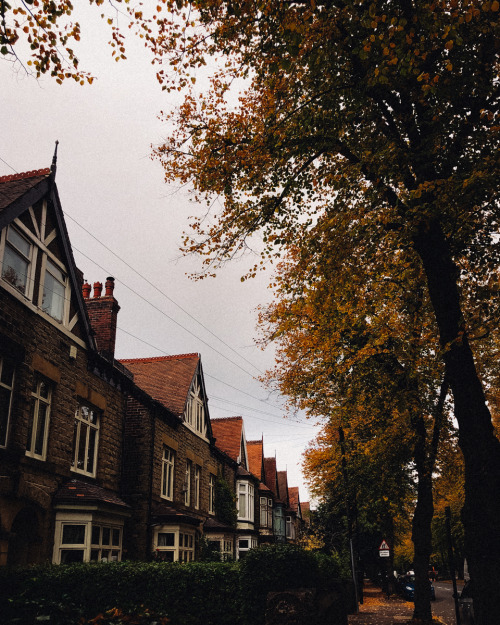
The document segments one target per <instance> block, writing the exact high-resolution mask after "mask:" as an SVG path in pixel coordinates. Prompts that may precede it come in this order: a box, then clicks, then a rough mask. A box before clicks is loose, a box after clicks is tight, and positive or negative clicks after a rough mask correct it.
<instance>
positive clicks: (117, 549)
mask: <svg viewBox="0 0 500 625" xmlns="http://www.w3.org/2000/svg"><path fill="white" fill-rule="evenodd" d="M75 525H78V526H83V528H84V538H83V542H81V543H65V542H64V528H65V527H67V526H75ZM97 527H99V528H100V530H99V542H98V543H96V542H93V538H94V532H93V529H94V528H97ZM103 530H104V531H103ZM106 531H109V541H108V542H107V543H106V542H105V541H104V542H103V538H104V537H105V533H106ZM117 536H118V540H116V537H117ZM122 548H123V520H122V519H121V518H119V519H118V518H115V517H112V516H110V515H108V514H105V515H103V514H102V513H95V512H89V511H81V512H78V511H71V512H57V513H56V523H55V532H54V551H53V556H52V562H53V563H54V564H63V563H64V561H65V554H66V553H70V552H80V551H81V552H82V560H81V561H82V562H120V561H121V559H122ZM78 561H80V560H78Z"/></svg>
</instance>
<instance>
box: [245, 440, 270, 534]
mask: <svg viewBox="0 0 500 625" xmlns="http://www.w3.org/2000/svg"><path fill="white" fill-rule="evenodd" d="M247 451H248V464H249V467H250V473H252V474H253V475H255V476H256V477H257V478H258V480H259V486H258V497H259V544H263V543H270V542H274V532H273V509H274V500H275V495H274V493H273V492H272V490H271V489H270V488H269V487H268V486H266V483H265V479H266V476H265V469H264V438H263V437H262V438H261V439H260V440H256V441H247Z"/></svg>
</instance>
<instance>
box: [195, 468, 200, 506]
mask: <svg viewBox="0 0 500 625" xmlns="http://www.w3.org/2000/svg"><path fill="white" fill-rule="evenodd" d="M200 485H201V467H200V466H199V465H197V464H196V465H195V467H194V507H195V508H196V509H197V510H199V508H200Z"/></svg>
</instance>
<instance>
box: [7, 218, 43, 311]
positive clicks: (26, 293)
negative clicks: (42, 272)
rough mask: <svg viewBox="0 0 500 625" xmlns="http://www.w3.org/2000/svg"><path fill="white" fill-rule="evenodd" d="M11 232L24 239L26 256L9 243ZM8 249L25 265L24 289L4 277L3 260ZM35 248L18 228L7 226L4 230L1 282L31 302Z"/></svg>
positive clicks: (13, 244) (11, 242) (12, 243)
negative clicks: (27, 251) (26, 246)
mask: <svg viewBox="0 0 500 625" xmlns="http://www.w3.org/2000/svg"><path fill="white" fill-rule="evenodd" d="M10 231H13V232H15V234H16V235H17V236H19V237H21V238H22V239H24V240H25V241H26V243H27V244H28V245H29V253H28V256H26V254H25V253H24V252H22V251H21V250H20V249H19V248H18V247H17V246H16V245H15V243H14V242H13V241H9V232H10ZM8 248H10V249H11V250H12V251H13V252H14V254H17V255H18V256H19V257H20V258H21V259H22V260H23V261H24V262H26V263H27V268H26V275H25V276H24V277H25V278H26V283H25V287H24V289H20V288H19V287H18V286H16V285H15V284H14V283H13V282H12V281H11V280H9V279H8V278H6V277H5V275H4V265H6V259H5V254H6V251H7V249H8ZM36 249H37V248H36V246H35V244H34V243H33V241H32V240H31V239H30V238H29V237H27V236H26V234H25V233H24V232H22V230H21V229H20V228H17V227H16V226H13V225H12V224H9V225H8V227H7V228H5V230H4V234H3V237H2V250H1V251H2V271H1V272H0V276H1V278H2V280H3V281H4V282H5V283H6V284H8V285H9V286H10V287H11V288H12V289H13V290H14V291H15V292H17V293H20V294H21V295H22V296H23V297H26V298H27V299H29V300H31V299H32V297H33V285H34V281H33V277H32V274H33V267H34V265H35V259H36Z"/></svg>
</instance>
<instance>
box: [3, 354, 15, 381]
mask: <svg viewBox="0 0 500 625" xmlns="http://www.w3.org/2000/svg"><path fill="white" fill-rule="evenodd" d="M1 367H2V376H1V377H0V382H1V383H2V384H5V385H6V386H9V387H11V386H12V378H13V377H14V362H13V361H12V360H9V359H8V358H3V359H2V360H1Z"/></svg>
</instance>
